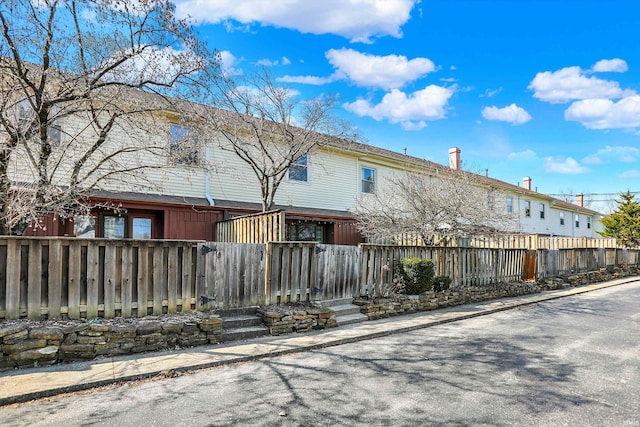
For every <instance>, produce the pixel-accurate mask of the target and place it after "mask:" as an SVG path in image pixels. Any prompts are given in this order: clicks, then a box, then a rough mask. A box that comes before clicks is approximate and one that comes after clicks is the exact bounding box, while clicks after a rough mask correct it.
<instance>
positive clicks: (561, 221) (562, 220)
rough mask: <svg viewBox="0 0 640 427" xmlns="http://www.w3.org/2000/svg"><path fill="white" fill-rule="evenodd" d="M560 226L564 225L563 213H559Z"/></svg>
mask: <svg viewBox="0 0 640 427" xmlns="http://www.w3.org/2000/svg"><path fill="white" fill-rule="evenodd" d="M560 225H564V212H560Z"/></svg>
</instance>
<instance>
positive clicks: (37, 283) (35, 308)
mask: <svg viewBox="0 0 640 427" xmlns="http://www.w3.org/2000/svg"><path fill="white" fill-rule="evenodd" d="M41 298H42V245H40V244H39V242H37V241H35V240H31V241H30V242H29V278H28V284H27V317H28V318H29V319H38V318H40V307H41V305H42V300H41Z"/></svg>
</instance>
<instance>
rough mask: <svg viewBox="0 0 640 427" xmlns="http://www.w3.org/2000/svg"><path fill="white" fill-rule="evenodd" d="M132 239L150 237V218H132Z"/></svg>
mask: <svg viewBox="0 0 640 427" xmlns="http://www.w3.org/2000/svg"><path fill="white" fill-rule="evenodd" d="M131 237H132V238H134V239H150V238H151V218H133V233H132V236H131Z"/></svg>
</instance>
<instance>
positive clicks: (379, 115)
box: [344, 85, 454, 130]
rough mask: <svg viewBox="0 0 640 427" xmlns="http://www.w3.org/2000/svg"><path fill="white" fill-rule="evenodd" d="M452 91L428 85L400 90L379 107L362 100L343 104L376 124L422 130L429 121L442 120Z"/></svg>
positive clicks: (392, 93) (383, 100)
mask: <svg viewBox="0 0 640 427" xmlns="http://www.w3.org/2000/svg"><path fill="white" fill-rule="evenodd" d="M453 93H454V90H453V89H452V88H445V87H441V86H436V85H429V86H427V87H426V88H424V89H422V90H419V91H416V92H413V93H411V94H406V93H404V92H402V91H400V90H398V89H393V90H391V92H389V93H387V94H386V95H385V96H384V97H383V98H382V101H380V103H379V104H372V103H371V102H370V101H369V100H364V99H359V100H357V101H355V102H352V103H346V104H344V108H345V109H347V110H349V111H351V112H353V113H355V114H357V115H358V116H361V117H363V116H367V117H371V118H373V119H375V120H377V121H381V120H388V121H389V122H391V123H400V124H401V125H402V126H403V128H404V129H407V130H409V129H414V130H415V129H421V128H423V127H424V126H426V123H421V122H426V121H427V120H438V119H443V118H444V117H445V116H446V108H445V107H446V105H447V102H448V101H449V98H451V96H452V95H453Z"/></svg>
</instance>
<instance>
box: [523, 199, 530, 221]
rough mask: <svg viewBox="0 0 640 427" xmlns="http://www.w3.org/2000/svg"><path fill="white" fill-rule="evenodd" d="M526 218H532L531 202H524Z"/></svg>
mask: <svg viewBox="0 0 640 427" xmlns="http://www.w3.org/2000/svg"><path fill="white" fill-rule="evenodd" d="M524 216H525V217H527V218H531V200H525V201H524Z"/></svg>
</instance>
